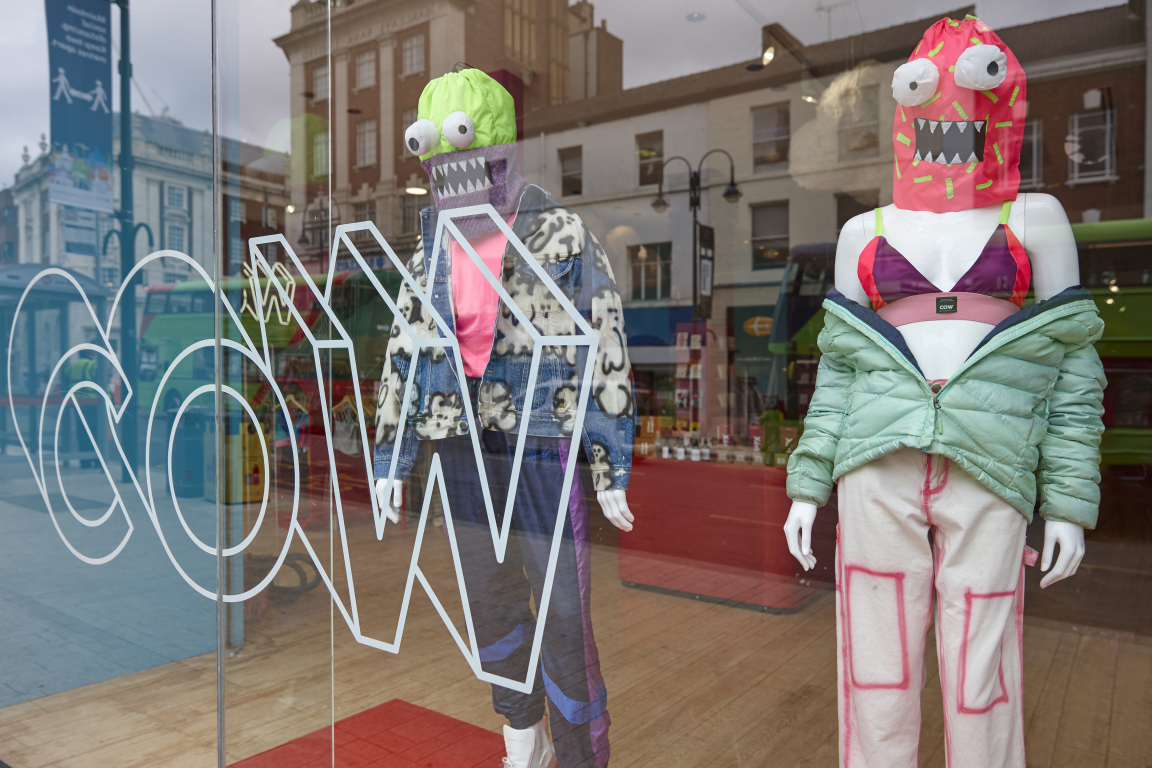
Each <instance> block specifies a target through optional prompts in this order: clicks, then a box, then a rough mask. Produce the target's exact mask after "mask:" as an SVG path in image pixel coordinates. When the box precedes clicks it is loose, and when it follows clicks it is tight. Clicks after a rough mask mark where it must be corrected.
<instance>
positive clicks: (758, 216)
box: [752, 201, 788, 269]
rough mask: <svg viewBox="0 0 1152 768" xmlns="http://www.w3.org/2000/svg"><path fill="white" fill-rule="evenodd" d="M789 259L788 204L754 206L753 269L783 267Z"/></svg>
mask: <svg viewBox="0 0 1152 768" xmlns="http://www.w3.org/2000/svg"><path fill="white" fill-rule="evenodd" d="M787 259H788V203H787V202H786V201H785V202H782V203H761V204H759V205H753V206H752V269H773V268H776V267H783V266H784V263H785V262H786V261H787Z"/></svg>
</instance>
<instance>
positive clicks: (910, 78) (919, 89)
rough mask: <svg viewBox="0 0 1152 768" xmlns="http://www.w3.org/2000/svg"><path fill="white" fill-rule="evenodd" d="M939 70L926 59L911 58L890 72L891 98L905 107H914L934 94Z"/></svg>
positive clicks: (938, 81) (938, 78) (938, 83)
mask: <svg viewBox="0 0 1152 768" xmlns="http://www.w3.org/2000/svg"><path fill="white" fill-rule="evenodd" d="M938 85H940V70H939V69H937V68H936V65H935V64H933V63H932V62H931V61H929V60H928V59H913V60H912V61H909V62H908V63H907V64H901V65H900V66H899V67H897V68H896V71H895V72H893V73H892V98H894V99H896V101H898V102H899V103H901V104H903V105H904V106H906V107H916V106H919V105H921V104H923V103H924V102H926V101H928V99H930V98H932V97H933V96H934V95H935V94H936V87H937V86H938Z"/></svg>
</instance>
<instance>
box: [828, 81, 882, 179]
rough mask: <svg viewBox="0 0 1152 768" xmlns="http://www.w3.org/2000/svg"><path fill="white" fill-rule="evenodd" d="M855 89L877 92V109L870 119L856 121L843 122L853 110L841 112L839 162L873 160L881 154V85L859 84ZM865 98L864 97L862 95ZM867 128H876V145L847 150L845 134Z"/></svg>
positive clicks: (837, 140)
mask: <svg viewBox="0 0 1152 768" xmlns="http://www.w3.org/2000/svg"><path fill="white" fill-rule="evenodd" d="M854 90H856V91H859V92H861V93H863V92H865V91H869V92H874V93H875V94H876V109H875V110H874V114H872V115H870V118H871V119H869V120H867V121H863V122H856V123H844V122H842V120H843V117H844V116H845V115H849V114H851V112H852V110H848V109H845V110H844V111H843V112H841V118H840V119H838V120H837V121H836V159H837V160H838V161H839V162H842V163H843V162H852V161H855V160H872V159H873V158H877V157H879V156H880V145H881V143H882V142H881V140H880V137H881V132H880V103H881V96H880V86H879V85H876V84H868V85H859V86H857V87H856V88H855V89H854ZM861 98H863V97H861ZM865 128H875V131H876V145H875V146H874V147H869V148H866V149H863V148H862V149H859V150H853V149H847V150H845V144H844V137H845V134H848V133H850V132H854V131H860V130H862V129H865Z"/></svg>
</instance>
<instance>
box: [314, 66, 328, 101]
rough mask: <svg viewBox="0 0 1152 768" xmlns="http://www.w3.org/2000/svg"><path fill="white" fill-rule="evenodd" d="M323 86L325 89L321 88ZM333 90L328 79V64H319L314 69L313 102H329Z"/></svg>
mask: <svg viewBox="0 0 1152 768" xmlns="http://www.w3.org/2000/svg"><path fill="white" fill-rule="evenodd" d="M321 85H323V88H321V87H320V86H321ZM331 94H332V89H331V84H330V82H329V77H328V62H324V63H323V64H317V65H316V66H315V67H313V68H312V100H313V101H327V100H328V97H329V96H331Z"/></svg>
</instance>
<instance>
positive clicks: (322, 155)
mask: <svg viewBox="0 0 1152 768" xmlns="http://www.w3.org/2000/svg"><path fill="white" fill-rule="evenodd" d="M327 173H328V132H327V131H322V132H320V133H317V134H316V135H314V136H313V137H312V175H313V176H325V175H327Z"/></svg>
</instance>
